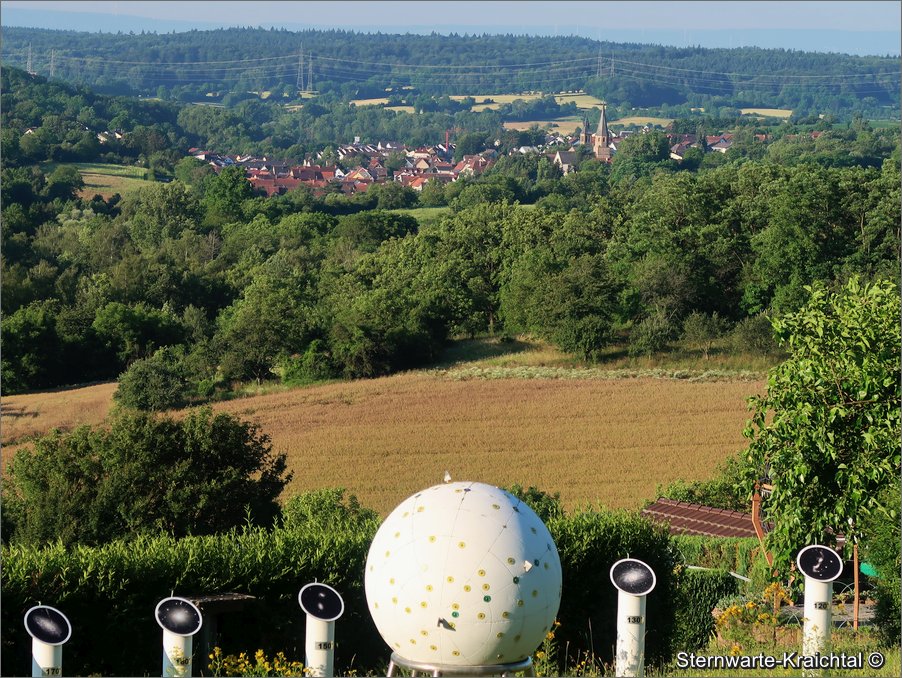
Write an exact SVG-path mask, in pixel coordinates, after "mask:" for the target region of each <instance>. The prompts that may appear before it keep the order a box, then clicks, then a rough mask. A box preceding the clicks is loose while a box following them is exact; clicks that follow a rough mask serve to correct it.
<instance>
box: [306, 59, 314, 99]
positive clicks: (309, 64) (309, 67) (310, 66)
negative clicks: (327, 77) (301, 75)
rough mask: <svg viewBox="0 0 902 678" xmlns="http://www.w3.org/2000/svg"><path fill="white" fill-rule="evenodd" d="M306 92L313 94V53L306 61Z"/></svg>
mask: <svg viewBox="0 0 902 678" xmlns="http://www.w3.org/2000/svg"><path fill="white" fill-rule="evenodd" d="M307 91H308V92H313V52H311V53H310V56H309V58H308V59H307Z"/></svg>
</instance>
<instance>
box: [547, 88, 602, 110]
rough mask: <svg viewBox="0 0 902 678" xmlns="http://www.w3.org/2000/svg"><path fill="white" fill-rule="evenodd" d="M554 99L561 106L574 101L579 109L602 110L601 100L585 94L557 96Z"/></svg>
mask: <svg viewBox="0 0 902 678" xmlns="http://www.w3.org/2000/svg"><path fill="white" fill-rule="evenodd" d="M554 98H555V100H556V101H557V102H558V103H559V104H568V103H570V102H571V101H572V102H573V103H575V104H576V107H577V108H580V109H584V110H588V109H591V108H601V104H602V101H601V99H598V98H597V97H593V96H592V95H591V94H586V93H585V92H578V93H575V94H555V95H554Z"/></svg>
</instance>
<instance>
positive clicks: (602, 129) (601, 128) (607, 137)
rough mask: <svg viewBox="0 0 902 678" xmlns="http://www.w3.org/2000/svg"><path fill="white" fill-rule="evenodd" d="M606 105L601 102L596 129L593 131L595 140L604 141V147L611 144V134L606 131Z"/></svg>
mask: <svg viewBox="0 0 902 678" xmlns="http://www.w3.org/2000/svg"><path fill="white" fill-rule="evenodd" d="M606 108H607V104H606V103H605V102H604V101H602V102H601V117H600V118H599V119H598V129H597V130H596V131H595V138H596V139H598V138H599V137H600V138H601V139H604V143H605V146H607V145H608V144H609V143H611V133H610V132H609V131H608V116H607V114H606V113H605V109H606Z"/></svg>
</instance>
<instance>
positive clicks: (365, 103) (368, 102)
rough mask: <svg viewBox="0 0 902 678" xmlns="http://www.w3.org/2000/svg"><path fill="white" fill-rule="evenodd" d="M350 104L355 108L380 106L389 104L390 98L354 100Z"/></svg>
mask: <svg viewBox="0 0 902 678" xmlns="http://www.w3.org/2000/svg"><path fill="white" fill-rule="evenodd" d="M350 103H352V104H354V105H355V106H380V105H382V104H387V103H388V97H380V98H378V99H354V100H352V101H351V102H350Z"/></svg>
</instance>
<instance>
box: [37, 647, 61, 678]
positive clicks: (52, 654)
mask: <svg viewBox="0 0 902 678" xmlns="http://www.w3.org/2000/svg"><path fill="white" fill-rule="evenodd" d="M31 675H32V676H34V677H39V676H61V675H63V646H62V645H50V644H49V643H44V642H42V641H40V640H38V639H37V638H32V639H31Z"/></svg>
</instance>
